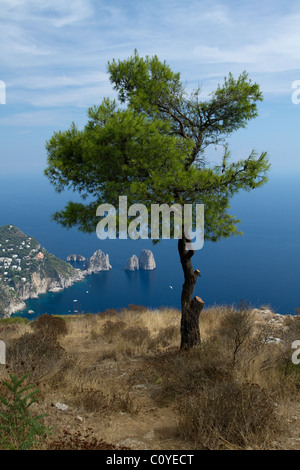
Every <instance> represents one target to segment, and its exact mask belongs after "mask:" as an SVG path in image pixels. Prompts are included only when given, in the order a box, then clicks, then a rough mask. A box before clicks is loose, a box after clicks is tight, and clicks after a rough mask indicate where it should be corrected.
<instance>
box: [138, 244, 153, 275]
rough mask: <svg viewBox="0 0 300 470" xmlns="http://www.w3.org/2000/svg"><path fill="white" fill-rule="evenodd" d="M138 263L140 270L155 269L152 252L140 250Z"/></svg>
mask: <svg viewBox="0 0 300 470" xmlns="http://www.w3.org/2000/svg"><path fill="white" fill-rule="evenodd" d="M139 263H140V268H141V269H145V270H147V271H150V270H152V269H155V268H156V263H155V259H154V256H153V253H152V251H150V250H145V249H144V250H142V252H141V254H140V260H139Z"/></svg>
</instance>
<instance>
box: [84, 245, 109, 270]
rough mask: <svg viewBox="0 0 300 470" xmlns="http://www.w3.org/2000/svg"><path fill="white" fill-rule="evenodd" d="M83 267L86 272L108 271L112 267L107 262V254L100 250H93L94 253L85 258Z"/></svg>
mask: <svg viewBox="0 0 300 470" xmlns="http://www.w3.org/2000/svg"><path fill="white" fill-rule="evenodd" d="M85 269H86V271H87V274H91V273H98V272H99V271H109V270H110V269H112V266H111V264H110V262H109V256H108V255H107V254H105V253H103V251H101V250H97V251H95V253H94V254H93V255H92V256H91V257H90V258H88V259H87V262H86V265H85Z"/></svg>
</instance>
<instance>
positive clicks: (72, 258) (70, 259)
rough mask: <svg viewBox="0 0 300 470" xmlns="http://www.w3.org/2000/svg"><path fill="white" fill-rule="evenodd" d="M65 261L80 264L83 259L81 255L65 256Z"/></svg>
mask: <svg viewBox="0 0 300 470" xmlns="http://www.w3.org/2000/svg"><path fill="white" fill-rule="evenodd" d="M67 261H75V262H76V261H79V262H82V261H85V257H84V256H81V255H69V256H67Z"/></svg>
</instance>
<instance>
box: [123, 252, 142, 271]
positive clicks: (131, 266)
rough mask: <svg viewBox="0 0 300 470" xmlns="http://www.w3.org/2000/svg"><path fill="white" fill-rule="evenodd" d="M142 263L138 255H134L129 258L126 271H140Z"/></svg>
mask: <svg viewBox="0 0 300 470" xmlns="http://www.w3.org/2000/svg"><path fill="white" fill-rule="evenodd" d="M139 267H140V265H139V259H138V257H137V256H136V255H132V256H131V258H129V259H128V260H127V263H126V266H125V270H126V271H138V269H139Z"/></svg>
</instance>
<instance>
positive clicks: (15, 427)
mask: <svg viewBox="0 0 300 470" xmlns="http://www.w3.org/2000/svg"><path fill="white" fill-rule="evenodd" d="M26 378H27V375H24V376H23V377H22V378H21V379H18V378H17V377H16V376H15V375H13V374H11V375H10V382H7V381H3V385H4V386H5V388H6V393H5V396H4V395H0V404H1V408H0V410H1V412H0V449H2V450H29V449H32V448H33V447H34V446H35V444H36V443H37V442H38V440H40V439H41V438H45V437H46V435H47V433H48V431H49V429H48V428H47V427H46V426H44V424H43V423H42V422H41V420H42V418H43V415H38V416H34V415H33V414H31V413H30V411H29V408H30V406H31V405H32V404H33V403H34V402H36V401H37V399H36V394H37V393H38V390H37V389H34V387H33V386H32V385H27V386H23V383H24V381H25V379H26Z"/></svg>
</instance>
